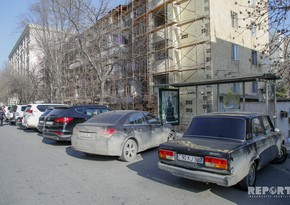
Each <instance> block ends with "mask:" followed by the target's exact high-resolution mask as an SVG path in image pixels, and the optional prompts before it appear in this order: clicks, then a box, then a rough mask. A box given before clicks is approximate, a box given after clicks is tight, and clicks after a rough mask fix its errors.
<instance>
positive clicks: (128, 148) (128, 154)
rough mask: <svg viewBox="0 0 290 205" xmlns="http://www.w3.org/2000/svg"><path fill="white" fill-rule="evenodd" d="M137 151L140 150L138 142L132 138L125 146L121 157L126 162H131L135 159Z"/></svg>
mask: <svg viewBox="0 0 290 205" xmlns="http://www.w3.org/2000/svg"><path fill="white" fill-rule="evenodd" d="M137 151H138V145H137V143H136V142H135V141H134V140H132V139H128V140H127V141H126V142H125V144H124V146H123V149H122V155H121V157H120V158H121V160H123V161H125V162H130V161H132V160H133V159H135V157H136V155H137Z"/></svg>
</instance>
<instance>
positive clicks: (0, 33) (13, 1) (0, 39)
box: [0, 0, 126, 69]
mask: <svg viewBox="0 0 290 205" xmlns="http://www.w3.org/2000/svg"><path fill="white" fill-rule="evenodd" d="M94 1H96V0H94ZM33 2H34V0H2V1H1V7H0V69H2V68H3V67H4V65H5V62H8V56H9V54H10V52H11V51H12V49H13V47H14V46H15V44H16V42H17V40H18V38H19V37H20V35H21V33H22V31H23V28H19V21H20V20H19V19H20V18H19V16H21V15H22V14H24V13H27V12H28V8H29V5H30V4H31V3H33ZM112 2H113V4H119V3H124V2H126V0H112Z"/></svg>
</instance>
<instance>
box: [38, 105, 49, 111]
mask: <svg viewBox="0 0 290 205" xmlns="http://www.w3.org/2000/svg"><path fill="white" fill-rule="evenodd" d="M47 107H48V105H37V109H38V110H39V111H41V112H44V111H45V110H46V108H47Z"/></svg>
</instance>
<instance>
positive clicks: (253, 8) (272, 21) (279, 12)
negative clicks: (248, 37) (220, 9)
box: [236, 0, 290, 96]
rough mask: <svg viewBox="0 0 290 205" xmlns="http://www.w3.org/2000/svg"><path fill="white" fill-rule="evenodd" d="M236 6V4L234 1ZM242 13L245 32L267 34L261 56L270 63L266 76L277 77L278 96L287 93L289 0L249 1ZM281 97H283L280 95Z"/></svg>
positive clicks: (289, 73) (289, 49) (289, 78)
mask: <svg viewBox="0 0 290 205" xmlns="http://www.w3.org/2000/svg"><path fill="white" fill-rule="evenodd" d="M236 4H239V1H236ZM240 6H243V7H244V8H245V10H244V12H243V13H242V15H243V19H242V20H244V21H246V20H248V19H251V22H248V24H247V26H246V28H245V29H252V28H253V27H256V28H257V29H260V30H264V32H269V33H270V39H269V43H267V44H265V45H264V49H263V51H262V54H263V56H264V57H265V58H268V59H270V62H271V65H270V66H271V69H270V72H271V73H273V74H276V75H277V76H279V77H281V80H280V81H279V82H278V93H279V91H280V94H282V93H283V92H282V91H284V94H286V93H287V92H288V93H289V89H290V86H289V82H290V72H289V70H290V61H289V59H290V47H289V43H290V38H289V35H290V19H289V17H288V15H289V11H290V1H289V0H279V1H277V0H249V1H247V3H246V5H245V4H241V5H240ZM282 96H283V94H282Z"/></svg>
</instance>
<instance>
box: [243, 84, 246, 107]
mask: <svg viewBox="0 0 290 205" xmlns="http://www.w3.org/2000/svg"><path fill="white" fill-rule="evenodd" d="M243 111H246V89H245V82H243Z"/></svg>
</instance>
